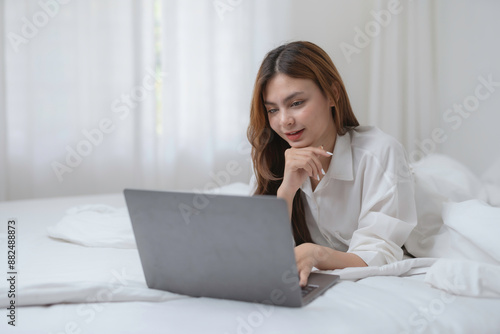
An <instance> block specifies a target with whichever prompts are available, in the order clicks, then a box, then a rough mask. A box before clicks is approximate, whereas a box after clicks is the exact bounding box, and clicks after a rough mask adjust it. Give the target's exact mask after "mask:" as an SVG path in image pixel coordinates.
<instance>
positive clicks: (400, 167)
mask: <svg viewBox="0 0 500 334" xmlns="http://www.w3.org/2000/svg"><path fill="white" fill-rule="evenodd" d="M301 190H302V196H303V197H304V198H303V199H304V201H303V202H304V209H305V215H306V222H307V226H308V228H309V231H310V233H311V237H312V240H313V241H314V243H316V244H319V245H323V246H328V247H331V248H334V249H337V250H339V251H344V252H350V253H354V254H356V255H358V256H359V257H361V258H362V259H363V261H365V262H366V264H368V265H375V266H380V265H384V264H387V263H391V262H394V261H399V260H401V259H402V257H403V251H402V249H401V246H402V245H403V243H404V242H405V241H406V239H407V238H408V236H409V234H410V232H411V231H412V229H413V228H414V227H415V225H416V224H417V214H416V208H415V198H414V188H413V177H412V175H411V172H410V168H409V165H408V162H407V159H406V153H405V150H404V148H403V146H402V145H401V144H400V143H399V142H397V141H396V139H394V138H393V137H391V136H389V135H387V134H385V133H384V132H382V131H381V130H379V129H378V128H375V127H368V126H359V127H357V128H355V129H353V130H350V131H348V132H347V133H346V134H345V135H343V136H337V140H336V143H335V148H334V151H333V156H332V159H331V162H330V166H329V168H328V171H327V173H326V175H325V176H324V177H323V178H322V179H321V181H320V182H319V184H318V185H317V187H316V188H315V190H314V191H312V187H311V181H310V179H309V178H307V179H306V181H305V182H304V184H303V185H302V186H301Z"/></svg>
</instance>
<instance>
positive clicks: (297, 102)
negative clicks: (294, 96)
mask: <svg viewBox="0 0 500 334" xmlns="http://www.w3.org/2000/svg"><path fill="white" fill-rule="evenodd" d="M302 103H304V101H295V102H293V103H292V107H297V106H300V105H301V104H302Z"/></svg>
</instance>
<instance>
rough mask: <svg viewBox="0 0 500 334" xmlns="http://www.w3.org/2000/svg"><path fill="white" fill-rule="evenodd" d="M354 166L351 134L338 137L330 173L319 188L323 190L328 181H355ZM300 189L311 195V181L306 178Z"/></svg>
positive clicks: (329, 168) (329, 169)
mask: <svg viewBox="0 0 500 334" xmlns="http://www.w3.org/2000/svg"><path fill="white" fill-rule="evenodd" d="M352 165H353V162H352V148H351V134H350V133H349V132H346V133H345V134H344V135H342V136H339V135H337V139H336V141H335V147H334V149H333V156H332V159H331V160H330V165H329V166H328V171H327V172H326V175H325V176H324V177H323V180H321V182H320V184H319V185H318V188H322V187H323V185H326V183H327V181H328V179H337V180H342V181H352V180H354V176H353V175H354V173H353V170H352ZM318 188H316V189H318ZM300 189H302V191H303V192H304V193H306V194H308V195H311V194H312V187H311V180H310V179H309V178H306V180H305V181H304V183H303V184H302V186H301V187H300Z"/></svg>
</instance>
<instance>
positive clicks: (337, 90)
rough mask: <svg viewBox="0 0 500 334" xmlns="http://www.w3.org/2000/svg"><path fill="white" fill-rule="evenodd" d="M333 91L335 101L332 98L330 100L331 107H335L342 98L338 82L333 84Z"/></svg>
mask: <svg viewBox="0 0 500 334" xmlns="http://www.w3.org/2000/svg"><path fill="white" fill-rule="evenodd" d="M332 90H333V97H334V99H335V101H333V100H332V98H330V107H335V105H336V104H337V101H338V100H339V96H340V92H339V86H338V82H334V83H332Z"/></svg>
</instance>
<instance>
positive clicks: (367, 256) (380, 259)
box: [349, 251, 387, 267]
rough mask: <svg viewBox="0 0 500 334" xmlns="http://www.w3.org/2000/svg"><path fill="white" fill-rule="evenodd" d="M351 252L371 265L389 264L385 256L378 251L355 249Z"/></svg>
mask: <svg viewBox="0 0 500 334" xmlns="http://www.w3.org/2000/svg"><path fill="white" fill-rule="evenodd" d="M349 253H352V254H355V255H357V256H359V257H360V258H361V260H363V261H365V263H366V265H367V266H370V267H371V266H375V267H380V266H383V265H386V264H387V261H386V259H385V257H384V256H383V255H382V254H381V253H380V252H377V251H354V252H349Z"/></svg>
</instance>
